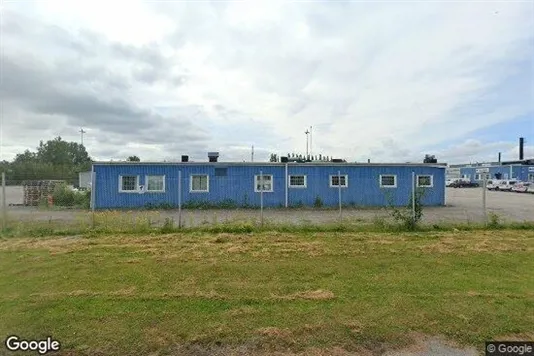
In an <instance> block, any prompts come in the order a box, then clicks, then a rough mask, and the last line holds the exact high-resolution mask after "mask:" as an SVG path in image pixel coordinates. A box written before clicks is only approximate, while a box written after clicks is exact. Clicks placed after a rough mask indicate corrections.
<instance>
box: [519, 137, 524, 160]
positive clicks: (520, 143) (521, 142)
mask: <svg viewBox="0 0 534 356" xmlns="http://www.w3.org/2000/svg"><path fill="white" fill-rule="evenodd" d="M524 146H525V138H524V137H519V160H520V161H522V160H523V158H524V156H523V153H524V151H523V149H524Z"/></svg>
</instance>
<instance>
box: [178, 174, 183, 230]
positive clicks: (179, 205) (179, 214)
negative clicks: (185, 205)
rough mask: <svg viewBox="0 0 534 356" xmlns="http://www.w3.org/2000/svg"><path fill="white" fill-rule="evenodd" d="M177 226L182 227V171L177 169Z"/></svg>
mask: <svg viewBox="0 0 534 356" xmlns="http://www.w3.org/2000/svg"><path fill="white" fill-rule="evenodd" d="M178 228H179V229H181V228H182V171H178Z"/></svg>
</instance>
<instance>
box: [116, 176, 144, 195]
mask: <svg viewBox="0 0 534 356" xmlns="http://www.w3.org/2000/svg"><path fill="white" fill-rule="evenodd" d="M138 189H139V176H119V192H137V190H138Z"/></svg>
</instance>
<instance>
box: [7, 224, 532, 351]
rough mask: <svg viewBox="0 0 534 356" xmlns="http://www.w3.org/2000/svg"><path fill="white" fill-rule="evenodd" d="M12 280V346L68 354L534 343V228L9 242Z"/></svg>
mask: <svg viewBox="0 0 534 356" xmlns="http://www.w3.org/2000/svg"><path fill="white" fill-rule="evenodd" d="M0 269H1V270H2V274H0V291H1V294H0V315H2V323H0V335H1V336H6V335H8V334H17V335H21V336H24V337H25V338H40V337H46V336H48V335H52V336H53V337H54V338H56V339H58V340H60V341H61V342H62V345H63V348H64V352H65V353H67V352H68V354H69V355H72V354H80V355H103V354H105V355H140V354H151V353H153V354H156V355H164V354H177V353H176V351H175V350H177V348H179V347H182V346H184V345H189V346H191V345H196V347H201V348H204V349H209V348H210V347H214V345H215V346H217V347H223V346H228V347H240V346H243V345H246V347H247V348H248V349H250V350H264V351H265V350H267V351H272V350H286V351H287V350H291V351H294V352H299V351H301V352H305V350H307V349H309V348H334V347H339V348H342V349H344V350H361V349H362V348H363V349H367V350H375V351H376V350H378V349H383V348H384V347H392V348H394V347H400V346H403V345H405V344H406V343H409V342H410V341H409V340H407V339H406V336H407V335H410V334H411V333H413V332H417V333H423V334H428V335H443V336H445V337H446V338H448V339H451V340H455V341H457V342H459V343H462V344H469V345H475V346H477V347H482V345H483V341H485V340H489V339H496V338H499V337H506V336H510V335H519V336H521V335H523V336H525V335H527V336H528V335H530V337H532V335H534V328H533V325H534V315H533V314H532V310H533V309H534V275H533V274H532V271H533V270H534V231H533V230H510V229H501V230H480V231H459V230H458V231H421V232H411V233H406V232H392V233H384V232H318V231H309V232H304V233H292V232H282V231H270V232H262V231H253V232H249V233H242V234H239V233H214V232H205V231H199V230H197V231H189V232H188V233H170V234H144V235H143V234H137V235H130V234H99V235H91V234H89V235H79V236H65V237H59V236H52V237H34V238H28V237H24V238H17V237H11V238H4V239H1V240H0ZM525 337H526V336H525ZM527 338H528V337H527ZM384 345H385V346H384ZM173 350H174V351H173Z"/></svg>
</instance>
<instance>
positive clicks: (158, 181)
mask: <svg viewBox="0 0 534 356" xmlns="http://www.w3.org/2000/svg"><path fill="white" fill-rule="evenodd" d="M146 191H147V192H164V191H165V176H146Z"/></svg>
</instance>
